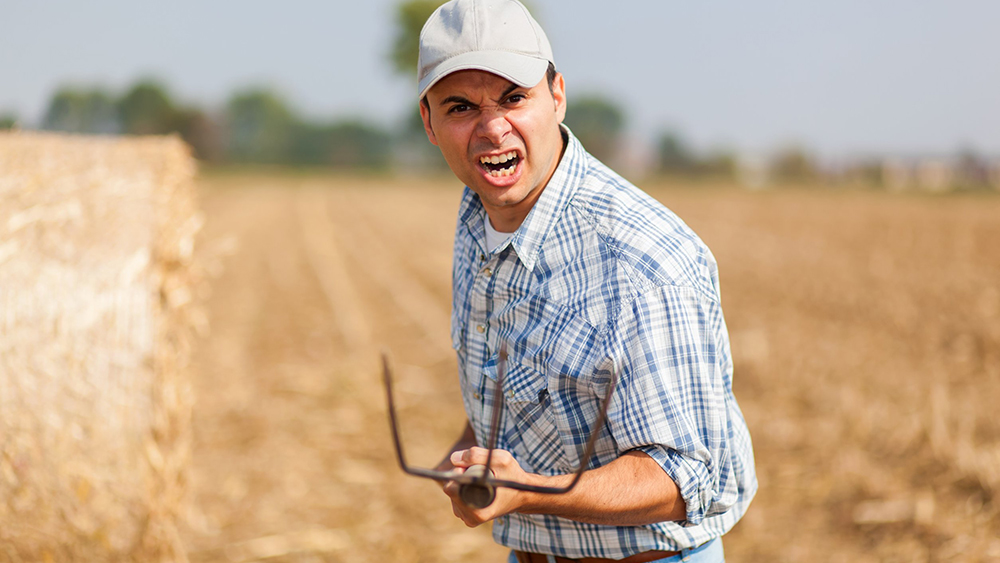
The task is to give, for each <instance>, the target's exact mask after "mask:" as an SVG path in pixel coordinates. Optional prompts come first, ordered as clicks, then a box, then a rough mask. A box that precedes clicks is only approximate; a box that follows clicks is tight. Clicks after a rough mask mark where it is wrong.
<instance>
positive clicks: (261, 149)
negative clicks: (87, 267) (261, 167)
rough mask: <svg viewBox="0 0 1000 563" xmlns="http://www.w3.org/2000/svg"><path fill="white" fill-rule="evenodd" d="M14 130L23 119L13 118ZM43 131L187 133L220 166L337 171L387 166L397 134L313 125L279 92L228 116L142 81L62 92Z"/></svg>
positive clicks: (250, 94) (346, 124)
mask: <svg viewBox="0 0 1000 563" xmlns="http://www.w3.org/2000/svg"><path fill="white" fill-rule="evenodd" d="M3 123H6V125H7V127H11V126H13V124H14V123H15V120H14V119H13V118H12V117H9V116H8V117H7V118H6V119H5V120H4V121H3V122H0V126H2V125H3ZM40 125H41V129H43V130H47V131H62V132H68V133H82V134H91V135H166V134H178V135H180V136H181V137H182V138H183V139H184V140H185V141H186V142H187V143H188V144H189V145H190V146H191V148H192V151H193V152H194V154H195V156H196V157H197V158H199V159H201V160H204V161H207V162H212V163H259V164H286V165H329V166H344V167H352V168H382V167H385V166H387V165H388V164H389V162H390V155H391V152H392V150H391V149H392V146H391V145H392V135H390V133H389V132H387V131H386V130H384V129H383V128H381V127H379V126H378V125H375V124H372V123H368V122H366V121H364V120H360V119H343V120H332V121H329V122H325V121H317V120H310V119H306V118H305V117H303V116H302V115H300V114H299V113H298V112H297V111H295V109H294V108H293V107H292V106H291V105H290V104H289V103H288V102H287V101H286V100H284V99H283V98H282V97H281V96H280V95H278V94H277V93H275V92H273V91H271V90H268V89H265V88H251V89H246V90H242V91H239V92H236V93H234V94H233V95H232V96H230V97H229V99H228V100H227V101H226V103H225V105H224V107H223V109H222V110H221V111H215V112H212V111H207V110H205V109H203V108H200V107H196V106H189V105H183V104H180V103H178V102H177V101H176V100H175V99H174V98H173V97H172V96H171V94H170V92H169V90H168V89H167V88H166V87H165V86H164V85H163V84H162V83H160V82H157V81H155V80H140V81H138V82H136V83H135V84H133V85H132V86H131V87H129V88H127V89H126V90H125V91H124V92H123V93H121V94H120V95H115V94H114V93H112V92H110V91H108V90H107V89H104V88H90V89H86V88H76V87H70V86H67V87H62V88H59V89H58V90H57V91H56V92H55V93H54V94H53V96H52V97H51V99H50V100H49V103H48V105H47V107H46V110H45V114H44V116H43V117H42V121H41V124H40Z"/></svg>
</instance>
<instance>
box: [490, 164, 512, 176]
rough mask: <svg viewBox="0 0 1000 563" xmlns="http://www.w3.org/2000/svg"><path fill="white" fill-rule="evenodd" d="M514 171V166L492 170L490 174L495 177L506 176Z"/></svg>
mask: <svg viewBox="0 0 1000 563" xmlns="http://www.w3.org/2000/svg"><path fill="white" fill-rule="evenodd" d="M513 173H514V167H513V166H511V167H508V168H501V169H500V170H490V176H493V177H494V178H502V177H504V176H510V175H511V174H513Z"/></svg>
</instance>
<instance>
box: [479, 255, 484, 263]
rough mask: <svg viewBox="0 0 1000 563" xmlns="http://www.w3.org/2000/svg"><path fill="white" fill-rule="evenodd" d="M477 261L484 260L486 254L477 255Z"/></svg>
mask: <svg viewBox="0 0 1000 563" xmlns="http://www.w3.org/2000/svg"><path fill="white" fill-rule="evenodd" d="M479 261H480V262H485V261H486V255H485V254H480V255H479Z"/></svg>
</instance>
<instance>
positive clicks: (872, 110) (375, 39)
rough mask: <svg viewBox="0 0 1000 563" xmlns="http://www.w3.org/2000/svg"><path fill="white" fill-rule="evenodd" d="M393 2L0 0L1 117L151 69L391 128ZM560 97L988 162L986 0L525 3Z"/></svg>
mask: <svg viewBox="0 0 1000 563" xmlns="http://www.w3.org/2000/svg"><path fill="white" fill-rule="evenodd" d="M397 1H398V0H364V1H344V0H333V1H330V0H327V1H323V2H318V1H311V2H310V1H305V0H284V1H283V2H261V1H257V0H246V1H243V2H240V3H234V2H220V1H217V0H201V1H197V2H196V1H193V0H172V1H171V2H149V1H141V0H127V1H126V0H103V1H102V0H97V1H92V2H78V1H69V0H49V1H46V2H35V1H28V0H2V8H0V28H2V30H3V31H2V32H0V114H3V113H5V112H13V113H15V114H16V115H18V116H19V117H20V118H21V119H22V121H24V122H26V123H27V124H28V125H29V126H30V125H32V124H37V123H38V122H39V121H40V119H41V116H42V114H43V112H44V110H45V105H46V103H47V101H48V99H49V97H50V96H51V94H52V93H53V92H54V91H55V89H56V88H58V87H59V86H61V85H64V84H73V85H79V86H98V85H99V86H105V87H108V88H110V89H112V90H113V91H119V92H120V91H122V90H124V89H125V88H127V87H128V86H129V85H130V84H131V83H133V82H134V81H135V80H137V79H139V78H142V77H156V78H158V79H160V80H162V81H163V82H164V83H165V84H167V85H168V87H169V88H170V91H171V92H172V94H173V95H174V97H175V98H177V99H179V100H181V101H183V102H186V103H192V104H198V105H200V106H203V107H208V108H220V107H222V105H223V104H224V103H225V100H226V98H227V97H228V96H229V95H230V94H231V93H232V92H234V91H236V90H238V89H241V88H246V87H250V86H259V85H265V86H270V87H273V88H275V89H276V90H277V91H278V92H280V93H282V94H283V95H284V96H285V97H286V98H287V99H288V101H289V102H290V103H291V104H292V105H294V106H295V107H296V108H298V109H299V110H300V111H301V112H303V113H304V114H306V115H308V116H311V117H316V118H325V119H333V118H335V117H338V118H339V117H348V116H353V117H360V118H364V119H369V120H373V121H375V122H377V123H379V124H381V125H384V126H386V127H399V126H401V125H400V123H401V122H402V119H403V116H405V115H406V114H407V112H409V111H410V110H411V108H412V105H413V104H415V103H416V100H415V82H416V80H415V78H413V77H404V76H398V75H396V74H394V73H393V71H392V69H391V67H390V65H389V63H388V57H387V53H388V51H389V48H390V44H391V42H392V37H393V25H394V20H393V14H394V11H393V10H394V7H395V4H396V3H397ZM530 5H531V6H532V7H533V9H534V11H535V16H536V17H537V18H538V20H539V21H540V23H541V25H542V27H543V28H544V29H545V31H546V33H547V35H548V37H549V39H550V41H551V43H552V46H553V51H554V54H555V59H556V61H555V62H556V65H557V67H558V68H559V70H560V71H561V72H562V73H563V75H564V76H565V78H566V84H567V93H568V96H569V97H570V100H571V101H572V97H573V96H574V95H580V94H585V93H600V94H603V95H605V96H607V97H609V98H611V99H612V100H615V101H616V102H618V103H619V104H620V105H621V106H622V107H623V108H624V110H625V112H626V118H627V120H628V126H629V130H630V134H631V135H632V136H633V137H635V138H638V139H644V140H651V139H654V138H655V137H656V136H657V135H658V134H660V133H661V132H663V131H668V130H669V131H674V132H677V133H678V134H680V135H681V136H682V138H685V139H687V140H689V142H691V143H692V144H693V145H695V146H696V147H697V148H700V149H702V150H711V149H722V148H728V149H733V150H739V151H743V152H767V151H773V150H777V149H780V148H783V147H787V146H790V145H801V146H804V147H808V148H809V149H811V150H813V151H814V152H816V153H817V154H819V155H820V156H823V157H827V158H841V157H848V158H849V157H855V156H863V155H869V154H871V155H900V156H921V155H946V154H952V153H954V152H956V151H957V150H959V149H973V150H977V151H979V152H981V153H986V154H990V155H996V156H1000V33H998V31H997V27H996V24H997V22H998V21H1000V2H996V1H995V0H976V1H974V0H907V1H902V0H895V1H889V0H837V1H834V0H828V1H815V0H814V1H808V2H790V1H778V0H758V1H754V2H745V1H737V0H714V1H713V0H702V1H692V0H686V1H683V2H682V1H679V0H621V1H619V2H614V3H612V2H608V1H607V0H532V1H531V2H530Z"/></svg>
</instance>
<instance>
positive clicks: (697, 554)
mask: <svg viewBox="0 0 1000 563" xmlns="http://www.w3.org/2000/svg"><path fill="white" fill-rule="evenodd" d="M549 561H550V562H551V561H553V558H552V557H551V556H549ZM725 561H726V555H725V554H724V553H723V552H722V538H715V539H714V540H712V541H709V542H705V543H703V544H701V545H699V546H698V547H693V548H691V549H682V550H681V552H680V554H679V555H674V556H672V557H665V558H663V559H657V560H656V561H651V562H650V563H681V562H684V563H725ZM507 563H517V557H515V556H514V552H513V551H512V552H510V557H508V558H507Z"/></svg>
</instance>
